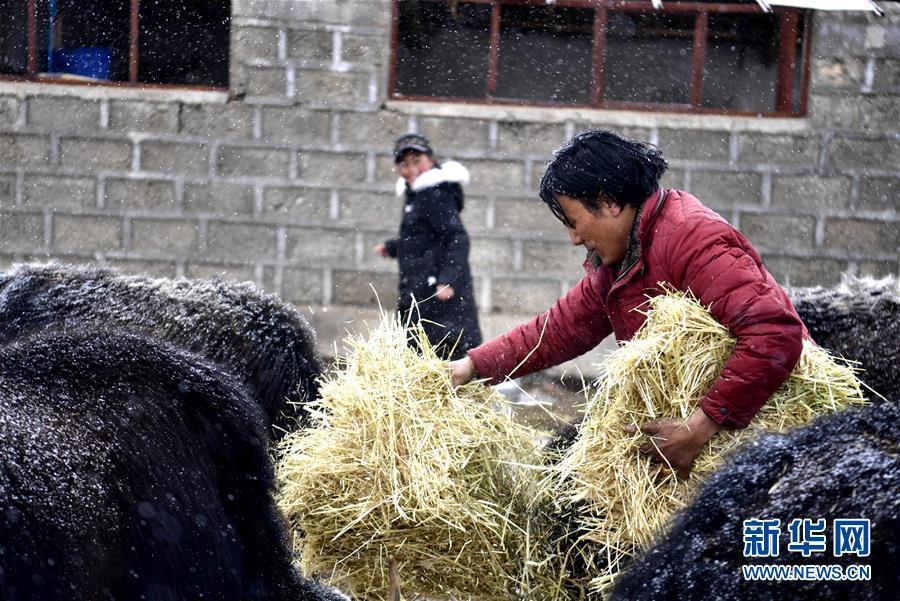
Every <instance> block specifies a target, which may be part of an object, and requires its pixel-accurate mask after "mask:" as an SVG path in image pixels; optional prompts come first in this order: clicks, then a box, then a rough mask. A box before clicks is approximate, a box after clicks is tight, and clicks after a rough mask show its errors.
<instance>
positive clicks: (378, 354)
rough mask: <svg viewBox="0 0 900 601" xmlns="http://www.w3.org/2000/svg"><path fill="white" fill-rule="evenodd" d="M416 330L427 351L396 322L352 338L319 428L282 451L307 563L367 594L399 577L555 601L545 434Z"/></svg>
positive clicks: (476, 594) (283, 496) (285, 491)
mask: <svg viewBox="0 0 900 601" xmlns="http://www.w3.org/2000/svg"><path fill="white" fill-rule="evenodd" d="M417 332H418V334H417V338H418V344H419V347H420V352H419V353H416V352H415V351H413V350H412V349H410V348H409V347H408V346H407V342H406V335H407V332H406V331H405V328H404V327H403V326H402V325H401V324H399V323H397V321H396V320H395V319H394V320H387V319H383V323H382V324H381V325H380V326H379V327H378V328H377V329H375V330H374V331H373V332H371V333H370V335H369V337H368V339H364V338H362V337H351V338H349V339H348V340H347V341H346V343H347V345H348V347H349V350H350V352H349V354H348V355H347V356H346V357H344V358H343V359H341V360H339V362H338V363H337V365H336V366H335V367H334V368H333V369H332V370H331V372H330V373H329V374H327V375H326V377H325V381H324V382H323V383H322V386H321V388H320V393H321V398H320V399H319V400H318V401H317V402H316V403H314V404H313V406H312V408H313V411H314V425H315V427H314V428H312V429H307V430H303V431H298V432H295V433H293V434H291V435H289V436H287V437H286V438H285V439H284V441H283V442H282V443H281V444H280V446H279V461H278V467H277V475H278V480H279V488H280V492H279V497H280V498H279V505H280V507H281V509H282V510H283V511H284V512H285V514H286V516H287V518H288V520H289V522H290V525H291V527H292V532H293V533H294V536H293V543H294V546H295V550H296V551H297V552H298V553H299V555H300V558H301V560H300V561H301V566H300V567H301V570H302V571H303V573H305V574H306V575H309V576H313V575H315V576H319V577H322V578H325V579H327V580H329V581H330V582H331V583H332V584H335V585H337V586H340V587H341V588H344V589H345V590H347V591H349V592H350V593H352V594H354V595H355V596H359V597H362V598H372V599H385V598H387V597H388V596H389V594H394V591H395V590H396V586H397V585H399V589H400V591H401V592H402V594H403V596H404V598H411V597H413V596H416V595H421V596H424V597H427V598H429V599H441V598H448V597H453V598H456V599H471V598H484V599H502V598H513V597H520V598H528V599H539V598H550V596H551V594H550V593H544V592H541V591H540V590H539V589H541V588H542V587H549V586H552V583H551V582H550V581H549V579H547V578H542V576H541V565H539V564H540V561H539V560H537V559H535V558H534V556H535V554H536V553H537V550H536V549H534V548H533V547H532V540H533V539H534V538H535V537H534V535H533V534H532V532H531V530H532V528H533V527H535V525H534V521H533V517H532V515H534V514H533V513H532V512H533V511H534V510H535V506H536V505H539V504H549V498H548V497H547V494H549V491H547V490H544V492H543V493H542V492H541V491H540V490H539V488H538V483H539V481H540V479H541V474H540V472H539V471H537V470H535V469H533V468H532V467H531V465H532V464H535V463H536V462H537V461H538V457H537V454H538V449H537V447H538V443H537V442H536V437H535V432H533V431H532V430H530V429H529V428H527V427H524V426H520V425H517V424H516V423H515V422H513V421H512V420H511V419H510V417H508V416H507V415H506V414H505V413H504V412H502V411H498V410H497V408H498V407H497V406H498V405H500V404H502V403H504V398H503V397H502V395H500V394H499V393H497V392H495V391H493V390H492V389H490V388H488V387H486V386H484V385H483V384H481V383H472V384H468V385H465V386H462V387H459V388H456V389H454V387H453V386H452V385H451V382H450V373H449V371H448V369H447V365H446V363H444V362H443V361H441V360H440V359H439V358H438V357H437V356H436V355H435V353H434V351H433V350H432V348H431V346H430V345H429V343H428V340H427V338H426V337H425V335H424V332H422V330H421V328H419V329H418V330H417ZM538 513H539V512H538ZM392 574H393V575H392ZM389 591H391V592H390V593H389Z"/></svg>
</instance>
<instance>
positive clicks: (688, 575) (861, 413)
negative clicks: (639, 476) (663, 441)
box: [612, 399, 900, 601]
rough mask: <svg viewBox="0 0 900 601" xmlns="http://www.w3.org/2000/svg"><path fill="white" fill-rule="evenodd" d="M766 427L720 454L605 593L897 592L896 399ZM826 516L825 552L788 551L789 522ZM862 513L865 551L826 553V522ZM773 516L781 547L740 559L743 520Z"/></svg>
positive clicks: (817, 596) (656, 596) (769, 595)
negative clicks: (751, 569)
mask: <svg viewBox="0 0 900 601" xmlns="http://www.w3.org/2000/svg"><path fill="white" fill-rule="evenodd" d="M897 401H898V399H890V400H888V401H887V402H883V403H880V404H877V405H870V406H867V407H864V408H859V409H853V410H847V411H844V412H841V413H837V414H833V415H828V416H826V417H823V418H820V419H819V420H817V421H815V422H813V423H812V424H810V425H808V426H804V427H802V428H797V429H795V430H793V431H791V432H789V433H787V434H766V435H763V436H760V437H759V438H757V439H756V440H754V441H752V442H750V443H748V444H747V445H744V446H743V447H741V448H740V449H738V450H737V451H736V452H735V453H733V454H731V455H730V456H729V457H727V458H726V459H725V462H724V464H723V467H722V468H721V469H720V470H719V471H717V472H716V473H715V474H713V475H712V476H711V477H710V478H709V480H708V481H707V482H706V483H705V484H704V485H703V487H702V488H701V490H700V491H699V492H698V494H697V497H696V498H695V499H694V501H693V502H692V503H691V504H690V505H689V506H688V507H687V508H686V509H685V510H684V511H682V512H681V513H679V514H678V516H677V517H676V518H675V520H674V521H673V522H672V524H671V527H670V529H669V531H668V532H667V533H666V534H665V536H664V537H663V538H662V539H661V540H660V541H659V542H658V543H657V544H656V545H655V546H654V547H652V548H651V549H650V550H649V551H648V552H647V553H646V554H645V555H644V556H643V557H642V558H640V559H638V560H636V561H635V562H633V563H632V565H631V566H630V567H629V568H628V569H627V570H626V571H624V572H623V573H622V574H621V576H620V577H619V579H618V580H617V583H616V585H615V588H614V589H613V594H612V598H613V599H621V600H629V601H631V600H642V599H646V600H650V599H653V600H654V601H666V600H669V601H675V600H685V601H687V600H693V599H717V600H720V601H732V600H733V601H744V600H746V599H772V600H775V599H799V600H809V601H826V600H829V599H853V600H854V601H856V600H860V601H864V600H876V599H877V600H885V601H886V600H888V599H890V600H893V599H897V594H898V591H900V570H898V566H900V429H898V425H900V403H898V402H897ZM803 518H810V519H813V520H818V519H824V520H825V522H824V525H825V527H826V530H825V532H824V534H825V536H826V538H825V542H826V544H827V550H826V551H825V552H823V553H819V554H813V555H811V556H810V557H809V558H808V559H804V558H803V556H802V554H801V553H797V552H796V548H795V552H790V550H789V549H788V547H787V545H788V544H789V543H790V527H789V524H790V523H791V522H792V521H793V520H794V519H803ZM857 518H861V519H868V520H870V523H871V531H870V545H871V547H870V549H869V556H868V557H857V556H855V555H841V556H840V557H833V556H832V552H833V542H834V541H833V540H832V538H833V536H834V533H833V529H834V528H833V527H834V523H833V520H834V519H857ZM753 519H779V520H780V527H781V536H780V537H779V554H778V555H777V556H776V557H774V558H773V557H769V558H752V557H751V558H745V557H744V556H743V553H744V551H745V547H744V544H743V543H744V542H745V541H744V530H743V527H744V525H743V522H744V520H753ZM812 563H814V564H826V565H829V564H830V565H840V566H842V569H844V568H846V567H847V566H848V565H849V564H865V565H868V566H870V569H871V580H869V581H850V580H848V581H843V582H831V581H800V580H793V581H753V580H745V579H744V577H743V574H742V571H741V570H742V568H741V566H742V565H745V564H779V565H788V564H812Z"/></svg>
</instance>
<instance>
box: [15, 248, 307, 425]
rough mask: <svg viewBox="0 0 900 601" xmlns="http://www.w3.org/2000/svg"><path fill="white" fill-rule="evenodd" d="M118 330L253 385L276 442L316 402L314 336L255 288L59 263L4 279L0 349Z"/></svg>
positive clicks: (20, 269) (26, 268) (22, 268)
mask: <svg viewBox="0 0 900 601" xmlns="http://www.w3.org/2000/svg"><path fill="white" fill-rule="evenodd" d="M82 326H84V327H98V326H99V327H115V328H118V329H124V330H129V331H132V332H135V333H139V334H143V335H147V336H153V337H156V338H159V339H162V340H167V341H169V342H171V343H173V344H174V345H175V346H178V347H180V348H183V349H187V350H191V351H194V352H196V353H198V354H200V355H201V356H203V357H206V358H207V359H210V360H211V361H214V362H216V363H218V364H220V365H222V366H223V367H224V368H225V369H226V370H227V371H229V372H230V373H232V374H233V375H234V376H235V377H237V378H238V379H240V380H241V381H243V382H245V383H247V384H248V385H249V386H250V387H251V390H252V392H253V394H254V395H255V397H256V399H257V401H258V402H259V403H260V404H261V405H262V407H263V409H265V411H266V413H267V414H268V416H269V423H270V424H271V425H272V426H273V428H272V434H273V438H275V439H277V438H279V437H280V433H283V432H284V430H287V429H291V427H292V426H293V425H295V418H299V419H300V420H301V421H302V420H303V418H304V417H305V413H304V412H302V411H301V410H300V406H301V404H302V403H303V402H305V401H306V400H309V399H313V398H315V397H316V394H317V390H316V378H317V377H318V376H319V375H320V373H321V371H322V368H321V362H320V359H319V358H318V356H317V354H316V351H315V334H314V332H313V331H312V329H311V328H310V326H309V324H308V322H307V321H306V320H305V319H304V318H303V316H301V315H300V313H299V312H298V311H296V310H295V309H294V308H293V307H291V306H289V305H287V304H285V303H283V302H282V301H280V300H279V299H278V298H277V297H276V296H274V295H271V294H266V293H264V292H261V291H260V290H259V289H258V288H256V287H255V286H254V285H253V284H250V283H237V282H226V281H218V280H212V281H208V280H206V281H205V280H188V279H176V280H171V279H164V278H158V279H157V278H150V277H146V276H135V275H123V274H119V273H117V272H116V271H114V270H110V269H105V268H96V267H76V266H63V265H56V264H49V265H18V266H15V267H13V268H12V269H11V270H10V271H7V272H5V273H0V344H5V343H8V342H9V341H11V340H14V339H15V338H16V337H18V336H22V335H24V334H28V333H30V332H35V331H39V330H42V329H44V328H70V327H82Z"/></svg>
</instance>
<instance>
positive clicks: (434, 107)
mask: <svg viewBox="0 0 900 601" xmlns="http://www.w3.org/2000/svg"><path fill="white" fill-rule="evenodd" d="M385 106H386V107H387V108H389V109H391V110H394V111H397V112H399V113H403V114H407V115H417V116H431V117H463V118H470V119H487V120H496V121H531V122H538V123H560V122H566V121H587V122H596V123H598V124H603V125H611V126H618V127H642V128H653V127H664V128H668V127H671V128H678V129H693V130H710V131H722V130H728V131H751V132H754V133H772V134H776V133H798V132H806V131H809V130H810V126H809V120H808V119H807V118H803V117H795V118H779V117H736V116H728V115H696V114H685V113H665V112H650V111H610V110H600V109H582V108H546V107H534V106H508V105H496V104H494V105H483V104H464V103H442V102H421V101H412V100H389V101H388V102H387V103H386V104H385Z"/></svg>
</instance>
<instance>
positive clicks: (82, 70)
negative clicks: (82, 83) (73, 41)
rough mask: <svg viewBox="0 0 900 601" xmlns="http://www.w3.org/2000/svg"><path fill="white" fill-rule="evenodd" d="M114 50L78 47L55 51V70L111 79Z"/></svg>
mask: <svg viewBox="0 0 900 601" xmlns="http://www.w3.org/2000/svg"><path fill="white" fill-rule="evenodd" d="M111 62H112V51H111V50H110V49H109V48H76V49H74V50H54V51H53V71H57V72H60V73H72V74H73V75H84V76H85V77H93V78H94V79H109V65H110V63H111Z"/></svg>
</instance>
